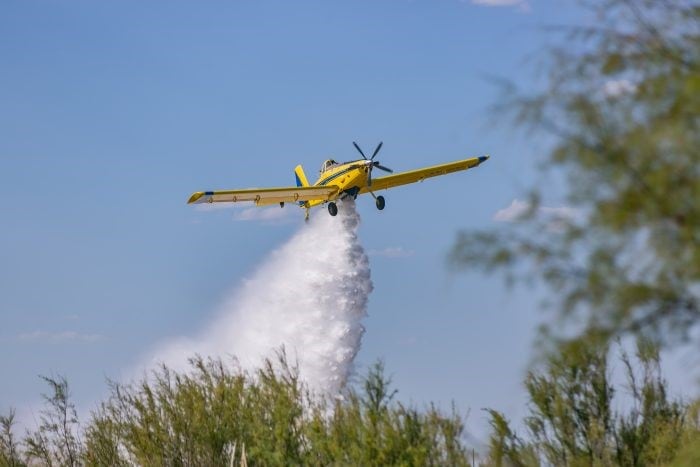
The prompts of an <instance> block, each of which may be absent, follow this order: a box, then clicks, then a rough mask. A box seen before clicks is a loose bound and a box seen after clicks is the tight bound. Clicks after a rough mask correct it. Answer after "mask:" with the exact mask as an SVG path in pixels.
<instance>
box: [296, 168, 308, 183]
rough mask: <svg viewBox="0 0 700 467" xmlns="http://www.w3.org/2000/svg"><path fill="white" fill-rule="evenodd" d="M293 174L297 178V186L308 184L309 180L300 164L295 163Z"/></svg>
mask: <svg viewBox="0 0 700 467" xmlns="http://www.w3.org/2000/svg"><path fill="white" fill-rule="evenodd" d="M294 175H295V176H296V179H297V186H309V181H308V180H307V179H306V175H305V174H304V169H303V168H302V167H301V165H297V166H296V167H295V168H294Z"/></svg>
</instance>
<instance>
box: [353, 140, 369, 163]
mask: <svg viewBox="0 0 700 467" xmlns="http://www.w3.org/2000/svg"><path fill="white" fill-rule="evenodd" d="M352 144H353V146H355V149H357V150H358V151H360V154H362V158H363V159H364V160H367V156H365V153H364V152H362V149H360V146H358V145H357V143H356V142H354V141H353V142H352Z"/></svg>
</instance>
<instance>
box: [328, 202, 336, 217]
mask: <svg viewBox="0 0 700 467" xmlns="http://www.w3.org/2000/svg"><path fill="white" fill-rule="evenodd" d="M328 214H330V215H331V216H335V215H336V214H338V206H336V205H335V203H334V202H332V201H331V202H330V203H328Z"/></svg>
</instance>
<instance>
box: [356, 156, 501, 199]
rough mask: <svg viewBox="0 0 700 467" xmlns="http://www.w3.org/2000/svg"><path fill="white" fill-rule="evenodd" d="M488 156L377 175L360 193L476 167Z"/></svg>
mask: <svg viewBox="0 0 700 467" xmlns="http://www.w3.org/2000/svg"><path fill="white" fill-rule="evenodd" d="M488 158H489V156H481V157H472V158H471V159H463V160H461V161H454V162H448V163H447V164H440V165H433V166H431V167H424V168H422V169H416V170H410V171H408V172H401V173H397V174H394V175H389V176H387V177H378V178H373V179H372V186H366V187H363V188H362V189H361V190H360V193H367V192H369V191H378V190H386V189H388V188H394V187H395V186H400V185H408V184H409V183H416V182H422V181H423V180H425V179H426V178H430V177H437V176H439V175H447V174H450V173H453V172H459V171H461V170H467V169H471V168H472V167H476V166H478V165H479V164H481V163H482V162H484V161H485V160H487V159H488Z"/></svg>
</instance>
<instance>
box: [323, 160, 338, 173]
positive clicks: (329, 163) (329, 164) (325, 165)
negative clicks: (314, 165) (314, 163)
mask: <svg viewBox="0 0 700 467" xmlns="http://www.w3.org/2000/svg"><path fill="white" fill-rule="evenodd" d="M336 165H338V163H337V162H336V161H334V160H333V159H328V160H327V161H325V162H324V163H323V164H322V165H321V172H325V171H326V170H328V169H330V168H331V167H333V166H336Z"/></svg>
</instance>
